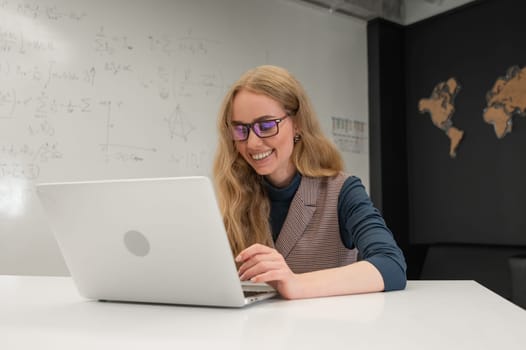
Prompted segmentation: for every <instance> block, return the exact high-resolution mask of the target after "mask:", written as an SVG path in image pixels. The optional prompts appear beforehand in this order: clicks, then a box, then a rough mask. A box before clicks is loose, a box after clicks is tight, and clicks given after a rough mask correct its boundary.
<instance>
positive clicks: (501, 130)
mask: <svg viewBox="0 0 526 350" xmlns="http://www.w3.org/2000/svg"><path fill="white" fill-rule="evenodd" d="M486 101H487V107H486V108H485V109H484V112H483V117H484V121H485V122H486V123H488V124H492V125H493V127H494V128H495V134H496V135H497V137H498V138H499V139H501V138H503V137H504V136H505V135H506V134H507V133H509V132H511V126H512V117H513V115H514V114H519V115H520V116H523V117H524V116H526V67H524V68H522V69H521V68H519V66H513V67H511V68H509V69H508V71H507V73H506V76H505V77H499V78H498V79H497V81H495V84H494V85H493V88H492V89H491V90H490V91H489V92H488V93H487V94H486Z"/></svg>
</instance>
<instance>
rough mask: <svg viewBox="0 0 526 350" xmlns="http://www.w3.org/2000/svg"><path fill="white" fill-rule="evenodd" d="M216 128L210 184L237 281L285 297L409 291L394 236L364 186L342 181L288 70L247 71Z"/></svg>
mask: <svg viewBox="0 0 526 350" xmlns="http://www.w3.org/2000/svg"><path fill="white" fill-rule="evenodd" d="M218 128H219V147H218V151H217V154H216V158H215V164H214V176H215V181H216V189H217V192H218V200H219V206H220V209H221V211H222V214H223V218H224V222H225V227H226V230H227V232H228V235H229V241H230V245H231V247H232V250H233V252H234V255H235V256H236V258H235V260H236V262H237V263H238V264H239V275H240V278H241V280H251V281H254V282H267V283H269V284H270V285H272V286H273V287H274V288H276V289H277V290H278V292H279V293H280V294H281V295H282V296H283V297H284V298H287V299H296V298H309V297H318V296H329V295H342V294H353V293H367V292H377V291H384V290H386V291H387V290H396V289H403V288H405V284H406V275H405V270H406V264H405V261H404V257H403V254H402V252H401V250H400V249H399V248H398V246H397V245H396V242H395V240H394V239H393V235H392V234H391V232H390V231H389V229H388V228H387V227H386V226H385V223H384V220H383V219H382V217H381V215H380V214H379V212H378V211H377V210H376V209H375V208H374V207H373V205H372V203H371V201H370V199H369V197H368V196H367V194H366V192H365V189H364V187H363V185H362V184H361V182H360V180H359V179H358V178H356V177H354V176H346V175H344V174H343V172H342V171H343V161H342V159H341V156H340V154H339V152H338V151H337V149H336V148H335V147H334V145H333V144H332V143H331V142H330V141H329V140H328V139H327V138H326V137H325V136H324V135H323V133H322V131H321V128H320V125H319V123H318V120H317V118H316V116H315V113H314V110H313V108H312V107H311V104H310V101H309V99H308V97H307V95H306V93H305V91H304V89H303V88H302V86H301V85H300V83H299V82H298V81H297V80H296V79H295V78H294V77H293V76H292V75H291V74H290V73H289V72H287V71H286V70H285V69H282V68H279V67H275V66H260V67H257V68H255V69H252V70H249V71H248V72H246V73H245V74H244V75H243V76H242V77H241V78H240V79H239V80H238V81H237V82H236V83H235V84H234V85H233V86H232V87H231V89H230V91H229V92H228V93H227V95H226V96H225V99H224V101H223V104H222V107H221V110H220V113H219V120H218ZM358 252H359V255H360V260H359V261H357V253H358Z"/></svg>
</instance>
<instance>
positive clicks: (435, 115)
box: [418, 78, 464, 158]
mask: <svg viewBox="0 0 526 350" xmlns="http://www.w3.org/2000/svg"><path fill="white" fill-rule="evenodd" d="M459 91H460V84H459V83H458V81H457V80H456V79H455V78H449V79H448V80H447V81H445V82H440V83H438V84H437V85H436V86H435V87H434V88H433V92H432V93H431V96H430V97H429V98H422V99H420V101H419V102H418V110H419V111H420V113H429V114H430V115H431V121H432V122H433V124H434V125H435V126H436V127H437V128H439V129H441V130H443V131H444V132H445V133H446V135H447V137H448V138H449V140H450V146H449V156H450V157H451V158H455V157H456V155H457V148H458V145H459V144H460V141H461V140H462V138H463V136H464V131H462V130H460V129H458V128H456V127H454V126H453V122H452V120H451V118H452V116H453V114H454V113H455V97H456V95H457V93H458V92H459Z"/></svg>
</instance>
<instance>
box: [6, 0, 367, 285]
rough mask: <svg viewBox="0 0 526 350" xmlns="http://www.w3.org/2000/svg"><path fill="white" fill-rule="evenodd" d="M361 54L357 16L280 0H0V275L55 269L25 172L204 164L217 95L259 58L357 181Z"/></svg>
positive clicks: (84, 175) (149, 173)
mask: <svg viewBox="0 0 526 350" xmlns="http://www.w3.org/2000/svg"><path fill="white" fill-rule="evenodd" d="M366 54H367V50H366V23H365V22H364V21H361V20H358V19H354V18H351V17H346V16H342V15H335V14H330V13H328V12H326V11H324V10H321V9H317V8H313V7H310V6H307V5H304V4H299V3H297V2H291V1H283V0H221V1H212V0H209V1H204V0H169V1H168V0H166V1H161V0H155V1H152V0H149V1H146V0H144V1H129V0H105V1H88V0H38V1H36V0H35V1H22V0H18V1H17V0H0V274H2V273H4V274H5V273H10V274H49V275H66V274H68V271H67V269H66V267H65V265H64V262H63V260H62V258H61V254H60V252H59V250H58V248H57V246H56V243H55V241H54V239H53V235H52V233H51V231H50V229H49V227H48V223H47V221H46V218H45V217H44V215H43V212H42V208H41V207H40V204H39V202H38V200H37V198H36V195H35V183H38V182H56V181H82V180H99V179H116V178H144V177H166V176H178V175H209V176H210V175H211V169H212V161H213V156H214V151H215V148H216V142H217V137H216V129H215V128H216V116H217V112H218V110H219V105H220V102H221V99H222V97H223V95H224V93H225V92H226V91H227V89H228V87H229V86H230V84H232V83H233V82H234V81H235V80H237V78H238V77H239V76H240V75H241V74H242V73H243V72H244V71H246V70H247V69H249V68H252V67H254V66H257V65H261V64H275V65H280V66H283V67H285V68H287V69H288V70H290V71H291V72H292V73H293V74H294V75H296V77H297V78H298V79H299V80H300V81H301V82H302V83H303V85H304V86H305V88H306V90H307V92H308V93H309V95H310V96H311V98H312V100H313V103H314V106H315V108H316V110H317V112H318V114H319V117H320V120H321V122H322V126H323V128H324V131H325V132H326V133H327V135H328V136H329V137H331V138H332V139H333V140H334V141H335V143H337V145H338V147H340V149H341V150H342V154H343V156H344V159H345V162H346V167H347V170H348V171H350V172H351V173H354V174H356V175H358V176H360V177H361V178H362V180H363V181H364V183H365V185H366V187H367V188H368V183H369V174H368V171H369V159H368V130H367V120H368V104H367V56H366ZM93 219H94V220H96V218H93Z"/></svg>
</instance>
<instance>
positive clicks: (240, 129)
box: [230, 114, 289, 141]
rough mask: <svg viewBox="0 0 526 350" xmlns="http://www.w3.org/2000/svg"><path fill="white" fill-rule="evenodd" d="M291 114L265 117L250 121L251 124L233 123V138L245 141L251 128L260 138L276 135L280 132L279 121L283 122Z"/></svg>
mask: <svg viewBox="0 0 526 350" xmlns="http://www.w3.org/2000/svg"><path fill="white" fill-rule="evenodd" d="M267 117H269V116H263V117H261V118H267ZM288 117H289V115H288V114H286V115H285V116H283V117H281V118H276V119H264V120H260V121H257V122H253V123H249V124H242V123H235V122H234V123H233V124H232V125H231V126H230V132H231V134H232V139H233V140H234V141H245V140H247V139H248V135H249V133H250V130H251V129H252V130H253V131H254V133H255V134H256V135H257V136H258V137H259V138H262V139H264V138H266V137H271V136H275V135H277V134H278V133H279V127H278V125H279V123H281V122H282V121H283V120H285V119H286V118H288Z"/></svg>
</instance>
